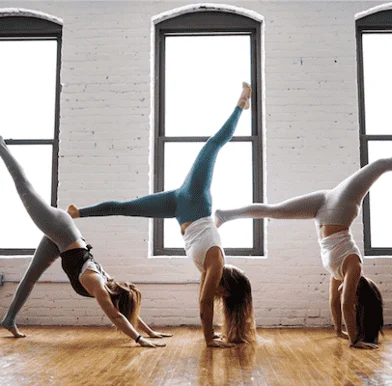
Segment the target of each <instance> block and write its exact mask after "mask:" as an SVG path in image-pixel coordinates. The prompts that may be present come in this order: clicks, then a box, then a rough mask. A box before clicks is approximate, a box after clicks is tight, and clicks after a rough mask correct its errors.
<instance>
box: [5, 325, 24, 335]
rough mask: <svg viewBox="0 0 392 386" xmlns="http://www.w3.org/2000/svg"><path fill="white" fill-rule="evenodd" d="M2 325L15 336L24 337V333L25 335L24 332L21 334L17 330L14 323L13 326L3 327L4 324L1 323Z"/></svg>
mask: <svg viewBox="0 0 392 386" xmlns="http://www.w3.org/2000/svg"><path fill="white" fill-rule="evenodd" d="M3 327H4V328H5V329H6V330H8V331H9V332H10V333H11V334H12V335H13V336H14V337H15V338H26V335H25V334H22V333H21V332H20V331H19V329H18V327H17V326H16V325H15V326H14V327H10V328H7V327H5V326H4V324H3Z"/></svg>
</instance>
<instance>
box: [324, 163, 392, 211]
mask: <svg viewBox="0 0 392 386" xmlns="http://www.w3.org/2000/svg"><path fill="white" fill-rule="evenodd" d="M389 171H392V158H383V159H379V160H376V161H374V162H372V163H370V164H368V165H366V166H364V167H363V168H361V169H359V170H358V171H357V172H355V173H354V174H352V175H351V176H350V177H348V178H346V179H345V180H344V181H342V182H341V183H340V184H339V185H338V186H336V188H334V189H332V190H331V193H330V194H331V196H333V197H334V199H335V200H336V201H337V202H339V203H340V204H342V205H344V204H346V203H353V202H355V203H356V204H357V205H360V204H361V203H362V200H363V198H364V197H365V196H366V194H367V192H368V191H369V189H370V188H371V186H372V185H373V184H374V183H375V182H376V181H377V179H378V178H379V177H380V176H381V175H383V174H384V173H386V172H389Z"/></svg>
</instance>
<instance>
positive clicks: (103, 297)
mask: <svg viewBox="0 0 392 386" xmlns="http://www.w3.org/2000/svg"><path fill="white" fill-rule="evenodd" d="M80 282H81V284H82V285H83V287H85V288H86V290H87V291H88V292H89V293H90V294H91V295H92V296H94V297H95V299H96V300H97V302H98V304H99V305H100V307H101V308H102V310H103V312H104V313H105V314H106V315H107V317H108V318H109V319H110V320H111V322H112V323H113V324H114V325H115V326H116V327H117V328H119V329H120V330H121V331H122V332H123V333H124V334H126V335H127V336H129V337H130V338H132V339H133V340H135V341H136V340H138V342H137V343H139V344H140V345H141V346H145V347H163V346H165V344H164V343H157V344H155V343H152V342H150V341H149V340H147V339H145V338H143V337H139V333H138V332H137V331H136V329H135V328H134V327H133V326H132V324H131V323H130V322H129V320H128V319H127V318H126V317H125V316H124V315H123V314H121V312H120V311H119V310H118V309H117V308H116V307H114V305H113V303H112V299H111V298H110V295H109V292H108V291H107V290H106V288H105V285H104V284H105V280H104V278H103V277H102V276H101V275H99V274H98V273H96V272H94V271H89V270H86V272H85V273H84V274H83V275H82V277H81V279H80Z"/></svg>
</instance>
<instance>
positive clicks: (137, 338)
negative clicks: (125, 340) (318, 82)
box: [135, 334, 143, 343]
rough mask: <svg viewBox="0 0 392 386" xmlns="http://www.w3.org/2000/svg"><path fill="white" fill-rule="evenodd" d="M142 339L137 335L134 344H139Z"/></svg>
mask: <svg viewBox="0 0 392 386" xmlns="http://www.w3.org/2000/svg"><path fill="white" fill-rule="evenodd" d="M142 338H143V337H142V336H141V335H140V334H139V335H138V336H137V337H136V339H135V342H136V343H139V342H140V339H142Z"/></svg>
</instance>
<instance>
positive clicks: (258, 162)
mask: <svg viewBox="0 0 392 386" xmlns="http://www.w3.org/2000/svg"><path fill="white" fill-rule="evenodd" d="M261 31H262V23H261V22H260V21H256V20H254V19H251V18H249V17H246V16H243V15H239V14H235V13H230V12H224V11H212V10H210V11H201V12H200V11H197V12H192V13H187V14H183V15H179V16H176V17H173V18H171V19H167V20H164V21H162V22H160V23H157V24H156V26H155V95H154V101H155V106H154V112H155V117H154V127H155V134H154V135H155V148H154V192H161V191H163V188H164V156H165V154H164V148H165V143H168V142H184V143H185V142H188V143H189V142H206V141H207V140H208V137H194V136H192V137H190V136H189V137H188V136H187V137H185V136H184V137H174V136H173V137H166V136H165V128H164V122H165V120H164V116H165V37H166V36H175V35H179V36H194V35H197V36H210V35H222V34H224V35H237V36H238V35H240V34H243V35H248V36H250V41H251V79H252V99H251V103H252V110H251V111H252V132H251V135H250V136H236V137H234V138H233V139H232V140H231V141H232V142H251V143H252V149H253V155H252V161H253V202H258V203H260V202H262V201H263V154H262V150H263V147H262V134H263V124H262V103H261V101H262V86H261V85H262V79H261V74H262V72H261V71H262V68H261V66H262V60H261V59H262V54H261V52H262V40H261ZM263 229H264V227H263V220H262V219H260V220H253V248H225V252H226V254H227V255H233V256H264V231H263ZM153 254H154V256H160V255H161V256H162V255H163V256H164V255H167V256H184V255H185V252H184V249H183V248H164V220H163V219H154V221H153Z"/></svg>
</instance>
